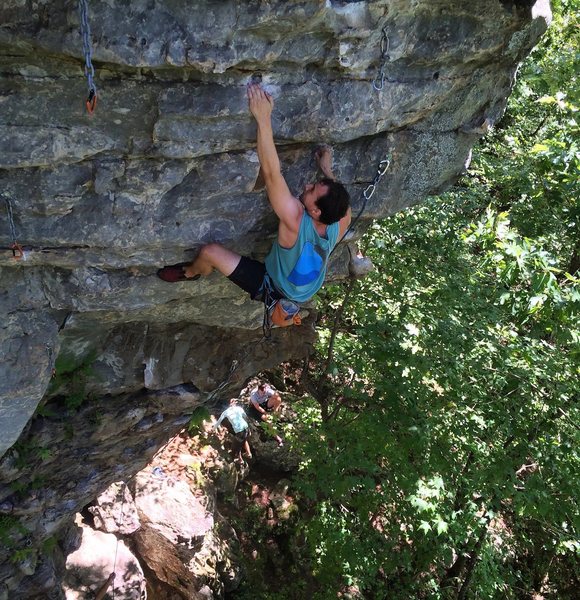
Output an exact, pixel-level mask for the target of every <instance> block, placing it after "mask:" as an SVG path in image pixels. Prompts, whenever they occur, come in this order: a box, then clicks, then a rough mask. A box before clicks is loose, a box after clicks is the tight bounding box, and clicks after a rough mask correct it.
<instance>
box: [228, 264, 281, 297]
mask: <svg viewBox="0 0 580 600" xmlns="http://www.w3.org/2000/svg"><path fill="white" fill-rule="evenodd" d="M264 275H266V265H265V264H264V263H262V262H260V261H259V260H254V259H253V258H248V257H247V256H242V257H241V259H240V262H239V263H238V266H237V267H236V268H235V269H234V271H233V273H232V274H231V275H230V276H229V277H228V279H229V280H230V281H232V282H233V283H235V284H236V285H237V286H238V287H241V288H242V289H243V290H244V291H245V292H248V294H250V298H251V299H252V300H262V298H260V297H259V294H260V288H261V287H262V282H263V281H264ZM272 296H273V299H275V300H278V299H279V298H282V295H281V294H277V292H274V294H273V295H272Z"/></svg>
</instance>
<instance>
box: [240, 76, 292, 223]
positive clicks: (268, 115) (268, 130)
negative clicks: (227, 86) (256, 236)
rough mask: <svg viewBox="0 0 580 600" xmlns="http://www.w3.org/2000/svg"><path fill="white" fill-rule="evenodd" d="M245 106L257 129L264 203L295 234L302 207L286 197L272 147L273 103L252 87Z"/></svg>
mask: <svg viewBox="0 0 580 600" xmlns="http://www.w3.org/2000/svg"><path fill="white" fill-rule="evenodd" d="M248 103H249V106H250V112H251V113H252V115H253V116H254V118H255V119H256V123H257V125H258V136H257V138H258V158H259V159H260V166H261V167H262V175H263V177H264V181H265V183H266V191H267V193H268V199H269V200H270V204H271V205H272V208H273V209H274V212H275V213H276V215H277V216H278V218H279V219H280V221H281V223H282V224H283V225H285V226H286V227H288V228H289V229H290V230H292V231H296V232H297V231H298V227H299V226H300V220H301V218H302V212H303V207H302V204H300V201H299V200H298V198H295V197H294V196H293V195H292V194H291V193H290V190H289V189H288V185H287V184H286V181H285V180H284V177H282V173H281V170H280V159H279V158H278V152H277V151H276V146H275V145H274V134H273V131H272V108H273V107H274V99H273V98H272V96H270V94H268V93H267V92H265V91H264V90H263V89H262V88H261V86H259V85H257V84H252V85H249V86H248Z"/></svg>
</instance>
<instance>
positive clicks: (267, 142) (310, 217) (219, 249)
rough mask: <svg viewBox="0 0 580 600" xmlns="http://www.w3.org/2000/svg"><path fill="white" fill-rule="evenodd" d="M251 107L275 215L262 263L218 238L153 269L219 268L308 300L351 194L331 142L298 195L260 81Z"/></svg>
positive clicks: (258, 292) (180, 277)
mask: <svg viewBox="0 0 580 600" xmlns="http://www.w3.org/2000/svg"><path fill="white" fill-rule="evenodd" d="M248 101H249V107H250V112H251V113H252V115H253V116H254V118H255V120H256V123H257V128H258V132H257V146H258V158H259V161H260V167H261V173H262V176H263V178H264V181H265V184H266V192H267V194H268V200H269V201H270V204H271V206H272V208H273V209H274V212H275V213H276V215H277V216H278V219H279V224H278V236H277V239H276V241H275V242H274V244H273V246H272V249H271V251H270V253H269V254H268V256H267V257H266V260H265V263H262V262H259V261H257V260H254V259H251V258H248V257H245V256H240V255H239V254H237V253H236V252H233V251H232V250H229V249H227V248H225V247H224V246H222V245H221V244H218V243H212V244H208V245H206V246H203V247H202V248H201V250H200V252H199V254H198V256H197V258H196V259H195V260H194V261H193V262H192V263H179V264H177V265H171V266H167V267H163V268H162V269H160V270H159V271H158V273H157V275H158V276H159V277H160V278H161V279H163V280H164V281H168V282H171V283H173V282H176V281H187V280H190V281H192V280H195V279H198V278H199V277H200V276H201V275H209V274H210V273H211V272H212V271H213V269H214V268H215V269H217V270H218V271H220V272H221V273H223V274H224V275H225V276H226V277H228V278H229V279H230V280H231V281H232V282H233V283H235V284H236V285H237V286H239V287H240V288H242V289H243V290H244V291H246V292H248V293H249V294H250V297H251V298H252V300H259V301H265V293H264V286H265V284H266V285H268V286H269V287H268V290H269V295H270V300H274V301H275V300H280V299H282V298H286V299H288V300H291V301H293V302H295V303H301V302H306V301H307V300H309V299H310V298H311V297H312V296H313V295H314V294H315V293H316V292H317V291H318V290H319V289H320V287H321V286H322V284H323V283H324V278H325V275H326V268H327V264H328V259H329V257H330V253H331V252H332V250H333V248H334V246H335V245H336V244H337V242H338V241H339V240H340V239H341V238H342V236H344V234H345V233H346V231H347V230H348V228H349V226H350V222H351V209H350V204H349V195H348V192H347V191H346V189H345V188H344V186H343V185H342V184H340V183H338V182H337V181H336V179H335V177H334V175H333V173H332V153H331V151H330V149H329V148H327V147H324V148H320V149H319V150H318V151H317V152H316V159H317V161H318V166H319V168H320V170H321V171H322V173H323V175H324V178H323V179H321V180H319V181H317V182H315V183H310V184H307V185H306V186H305V188H304V191H303V192H302V194H301V195H300V196H299V197H298V198H297V197H295V196H294V195H292V193H291V192H290V190H289V189H288V185H287V183H286V181H285V179H284V177H283V176H282V173H281V170H280V160H279V158H278V153H277V151H276V146H275V145H274V136H273V130H272V109H273V107H274V100H273V98H272V96H271V95H270V94H268V93H267V92H266V91H264V90H263V89H262V88H261V87H260V86H259V85H257V84H255V85H250V86H249V87H248Z"/></svg>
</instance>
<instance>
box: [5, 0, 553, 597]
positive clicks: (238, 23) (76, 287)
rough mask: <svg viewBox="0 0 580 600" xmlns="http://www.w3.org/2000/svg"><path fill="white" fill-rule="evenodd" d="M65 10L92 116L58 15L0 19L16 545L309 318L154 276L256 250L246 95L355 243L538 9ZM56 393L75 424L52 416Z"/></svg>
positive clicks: (341, 257)
mask: <svg viewBox="0 0 580 600" xmlns="http://www.w3.org/2000/svg"><path fill="white" fill-rule="evenodd" d="M88 5H89V21H90V26H91V36H90V42H91V43H92V51H93V62H94V66H95V83H96V85H97V88H98V104H97V108H96V111H95V113H94V114H93V115H89V114H87V112H86V111H85V109H84V100H85V98H86V93H87V92H86V90H87V87H86V82H85V78H84V75H83V64H84V62H85V59H84V57H83V51H82V39H81V36H80V34H79V16H78V10H77V3H76V2H69V1H68V0H50V1H49V0H37V1H34V2H32V1H31V0H6V1H4V2H2V3H1V4H0V23H1V24H2V26H1V27H0V107H1V108H0V195H1V196H2V198H1V199H0V214H1V215H2V217H1V218H0V307H1V309H2V313H3V326H2V328H1V329H0V353H1V355H2V361H0V456H2V454H5V455H4V457H3V459H2V461H1V462H0V510H2V511H3V514H8V515H10V518H11V519H15V520H16V521H17V522H20V521H22V522H23V526H24V527H25V530H26V532H27V533H22V530H21V529H20V528H19V527H17V526H16V525H14V528H13V531H12V533H11V535H12V537H13V538H14V544H16V545H18V544H21V543H24V541H26V547H27V548H37V546H38V544H40V542H41V541H42V540H46V539H47V538H48V537H51V536H57V537H58V533H59V532H60V531H61V529H62V527H64V524H65V522H66V520H67V519H69V520H70V518H72V515H73V514H74V513H75V512H76V511H78V510H79V508H81V507H82V505H83V503H87V502H88V501H89V500H90V499H91V498H94V497H96V496H97V495H98V494H99V493H100V492H101V491H102V490H103V489H105V488H106V487H107V486H108V485H109V484H110V483H112V482H114V481H119V480H120V479H121V477H119V475H123V476H126V475H133V474H134V473H136V472H137V471H138V470H139V469H140V468H141V467H142V466H143V464H144V461H146V460H147V459H148V458H150V456H151V454H152V453H153V452H154V451H155V449H156V448H158V447H159V446H160V445H161V444H162V443H163V442H164V441H165V440H166V439H167V438H168V437H169V436H170V435H173V434H175V433H176V432H177V431H178V430H179V428H180V427H183V424H184V422H185V421H183V420H181V419H186V416H187V413H188V412H191V411H192V410H193V409H194V408H195V406H197V405H198V404H201V403H204V402H207V401H208V400H210V399H214V398H216V397H220V398H222V399H225V398H227V396H228V395H229V394H232V393H237V391H238V390H239V389H240V388H241V387H242V385H243V382H244V380H245V379H246V378H247V377H249V376H250V375H253V374H255V373H256V372H258V371H260V370H262V369H266V368H268V367H271V366H274V365H276V364H278V363H279V362H281V361H282V360H286V359H289V358H293V357H299V356H304V354H306V353H307V351H308V347H309V344H311V343H312V341H313V339H314V331H313V328H312V322H313V319H314V315H312V316H311V317H310V318H309V319H307V320H306V322H305V324H304V325H303V326H302V327H301V328H289V329H291V331H276V332H275V334H274V343H270V344H260V343H257V342H258V341H259V340H260V337H261V331H260V324H261V306H260V305H259V304H258V303H256V302H252V301H250V300H249V299H248V298H247V296H246V295H245V294H244V293H243V292H241V290H239V289H238V288H237V287H236V286H234V285H233V284H232V283H231V282H229V281H228V280H227V279H226V278H224V277H223V276H221V275H219V274H217V273H216V274H213V275H211V276H209V277H207V278H204V279H203V280H201V281H198V282H195V283H193V282H186V283H178V284H167V283H165V282H162V281H160V280H159V279H158V278H157V277H156V275H155V274H156V271H157V268H158V267H159V266H161V265H163V264H171V263H174V262H180V261H184V260H189V259H191V258H192V257H194V256H195V253H196V251H197V249H198V248H199V247H200V246H201V245H203V244H205V243H208V242H212V241H215V242H222V243H224V244H226V245H227V246H228V247H230V248H231V249H233V250H235V251H237V252H240V253H244V254H248V255H251V256H253V257H254V258H258V259H262V258H263V257H264V256H265V254H266V253H267V251H268V249H269V247H270V244H271V241H272V239H273V238H274V236H275V235H276V229H277V220H276V217H275V215H274V214H273V212H272V211H271V209H270V207H269V204H268V202H267V198H266V196H265V193H264V189H263V184H262V182H261V180H260V177H259V163H258V159H257V154H256V148H255V124H254V123H253V121H252V118H251V116H250V114H249V112H248V109H247V102H246V99H245V88H246V84H247V83H248V81H250V80H260V79H261V81H262V83H263V85H264V86H265V87H266V89H267V90H268V91H270V92H271V94H272V95H273V97H274V99H275V108H274V114H273V124H274V132H275V137H276V141H277V144H278V148H279V154H280V158H281V163H282V168H283V172H284V175H285V177H286V178H287V181H288V183H289V186H290V188H291V190H293V191H294V192H295V193H299V192H300V191H301V188H302V187H303V185H304V184H305V183H306V182H308V181H311V180H312V179H313V178H314V177H316V175H317V174H316V171H315V168H314V164H313V162H312V151H313V150H314V148H316V146H317V145H318V144H319V143H321V142H324V143H329V144H332V145H333V147H334V150H335V172H336V174H337V176H338V177H339V178H340V179H341V180H342V181H343V182H344V183H345V184H346V185H347V187H348V188H349V190H350V192H351V195H352V198H353V209H354V213H355V214H357V212H358V211H359V210H360V209H362V208H363V206H364V212H363V213H362V216H361V218H360V220H359V221H358V222H357V224H356V227H355V235H354V237H355V238H356V237H357V236H358V235H359V234H360V232H361V231H362V230H364V228H365V227H366V226H368V224H369V222H370V220H371V219H374V218H378V217H383V216H386V215H388V214H391V213H393V212H396V211H399V210H401V209H402V208H404V207H407V206H409V205H411V204H413V203H416V202H419V201H421V200H422V199H423V198H425V197H426V196H427V195H429V194H433V193H436V192H438V191H441V190H443V189H445V188H446V187H448V186H449V185H450V184H451V183H453V182H454V181H455V180H456V178H457V177H458V175H459V174H460V173H461V172H462V170H463V169H464V167H465V164H466V163H467V162H468V161H469V156H470V149H471V147H472V145H473V143H474V142H475V141H476V139H477V138H478V137H479V136H480V135H481V134H482V133H483V132H484V130H485V129H486V128H487V127H488V126H490V125H493V123H494V122H495V121H497V119H498V118H499V117H500V116H501V115H502V113H503V111H504V108H505V104H506V99H507V96H508V95H509V92H510V89H511V85H512V82H513V77H514V74H515V71H516V69H517V65H518V63H519V61H521V59H522V58H523V57H524V56H525V55H526V53H527V52H529V50H530V49H531V48H532V47H533V45H534V44H535V43H536V41H537V40H538V38H539V37H540V35H541V34H542V32H543V31H544V30H545V28H546V25H547V22H548V21H549V18H550V10H549V5H548V2H547V0H538V1H536V2H534V1H533V0H517V1H516V0H485V1H482V2H470V3H466V2H464V1H462V0H375V1H368V2H363V1H360V2H349V1H346V0H344V1H341V0H316V1H313V0H303V1H301V0H296V1H293V2H285V1H283V0H270V1H268V2H266V1H263V0H250V1H246V0H244V1H241V0H191V1H185V0H132V1H131V2H126V1H121V0H88ZM381 73H382V75H383V77H382V78H381V77H380V74H381ZM377 77H378V79H377ZM373 81H375V85H376V87H381V81H382V89H381V90H380V91H379V90H377V89H375V88H374V87H373V85H372V82H373ZM387 155H388V156H390V167H389V170H388V171H387V173H386V174H385V176H384V178H383V179H382V181H381V182H380V184H379V185H378V187H377V189H376V191H375V193H374V194H372V196H370V191H369V193H367V195H369V199H368V202H366V204H364V203H363V199H362V191H363V190H364V189H365V188H367V186H368V185H369V184H370V183H371V182H372V181H373V179H374V178H375V175H376V172H377V165H378V163H379V161H380V160H381V159H383V158H385V157H386V156H387ZM13 233H14V234H15V236H16V239H17V241H18V242H19V243H20V244H21V245H22V246H23V248H24V256H23V258H21V259H20V260H16V259H15V258H14V257H13V254H12V252H11V250H10V246H11V244H12V243H13V241H14V240H13V235H12V234H13ZM348 261H349V253H348V251H347V249H346V245H343V247H341V248H340V249H339V250H338V251H337V252H336V253H335V255H334V257H333V262H332V265H331V269H330V271H329V277H330V278H336V277H338V276H346V275H348ZM55 368H56V371H57V373H56V377H55V378H54V379H51V377H52V374H53V369H55ZM184 383H185V384H188V385H190V386H192V388H191V389H192V390H193V392H192V393H195V394H197V396H196V399H195V400H193V399H191V397H189V399H188V400H183V399H182V398H181V396H180V395H179V394H178V395H177V396H175V395H174V396H173V398H174V399H175V400H176V402H177V403H178V404H180V406H179V407H176V406H175V405H174V404H173V403H172V402H170V401H169V400H168V397H169V396H164V398H165V399H164V400H161V401H159V397H157V396H156V395H155V394H156V393H161V394H164V393H165V391H167V390H169V391H168V392H167V394H169V395H171V394H172V393H173V392H172V391H171V390H175V389H177V386H180V385H182V384H184ZM59 396H68V397H69V398H71V397H74V398H76V400H75V402H78V403H80V402H81V401H82V400H83V399H85V405H86V403H87V401H86V398H91V400H90V402H91V404H90V408H86V407H85V405H83V407H82V408H81V412H80V413H75V415H76V416H75V415H72V416H71V415H69V413H65V412H63V409H62V407H61V405H60V404H57V402H56V399H57V398H58V397H59ZM158 401H159V402H160V408H159V409H158V410H156V411H153V410H152V406H154V405H155V404H156V403H157V402H158ZM69 402H70V400H69ZM39 404H40V405H41V408H42V409H43V410H42V412H43V414H42V415H41V416H40V417H39V418H38V419H37V420H36V421H34V422H32V423H31V422H30V419H31V417H32V415H33V414H34V412H35V411H36V410H37V408H38V407H39ZM51 415H52V416H51ZM79 415H84V416H85V417H88V416H90V417H91V419H92V422H90V423H86V422H82V421H81V420H80V416H79ZM65 416H66V419H64V421H63V418H64V417H65ZM71 423H72V424H73V425H70V424H71ZM71 426H72V431H71ZM148 431H149V432H152V435H151V436H150V437H149V438H147V437H146V436H147V432H148ZM118 436H120V437H118ZM17 441H18V444H17V445H16V446H14V444H15V443H16V442H17ZM67 474H68V475H69V477H68V480H66V477H65V475H67ZM15 489H16V490H17V491H16V492H15V491H14V490H15ZM91 494H92V496H91ZM38 547H39V546H38ZM34 552H36V550H31V552H28V554H29V555H30V554H31V553H34ZM10 555H11V550H10V549H9V548H6V549H4V548H3V549H1V550H0V563H2V562H3V561H5V562H4V563H3V564H5V565H7V566H6V567H2V568H1V569H0V598H1V597H2V594H3V593H4V591H3V590H5V595H10V596H11V597H15V596H14V590H16V589H19V590H20V591H19V593H20V594H21V597H22V598H28V597H30V598H32V597H34V594H37V595H39V597H43V598H45V597H46V589H49V587H47V586H48V584H47V582H48V581H53V579H54V578H56V579H54V580H58V576H57V575H55V573H58V572H59V568H60V567H59V561H58V560H57V558H55V557H56V555H54V556H52V555H51V554H50V553H47V552H45V553H44V554H43V553H42V552H40V553H38V556H39V557H40V558H39V560H38V561H36V563H31V562H30V561H29V563H27V565H26V566H25V565H24V564H23V565H22V569H20V570H18V569H19V568H18V567H14V566H12V565H13V562H10V561H9V557H10ZM31 565H32V566H31ZM51 578H53V579H51ZM53 588H54V586H53Z"/></svg>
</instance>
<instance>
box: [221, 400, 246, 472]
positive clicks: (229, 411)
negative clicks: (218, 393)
mask: <svg viewBox="0 0 580 600" xmlns="http://www.w3.org/2000/svg"><path fill="white" fill-rule="evenodd" d="M224 419H227V420H228V422H229V427H226V429H228V431H230V433H232V435H233V436H234V438H235V439H236V441H237V442H239V446H238V448H237V450H236V453H237V455H238V456H237V458H238V460H239V461H240V462H241V461H242V448H243V449H244V451H245V454H246V456H247V457H248V458H252V451H251V450H250V444H249V442H248V438H249V437H250V426H249V424H248V421H247V420H246V413H245V411H244V409H243V408H242V407H241V406H239V405H238V404H237V400H236V399H235V398H232V399H231V400H230V405H229V406H228V408H226V410H224V412H223V413H222V414H221V415H220V418H219V419H218V420H217V421H216V422H215V423H214V425H213V429H217V428H218V427H219V426H220V425H221V423H222V421H223V420H224Z"/></svg>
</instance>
